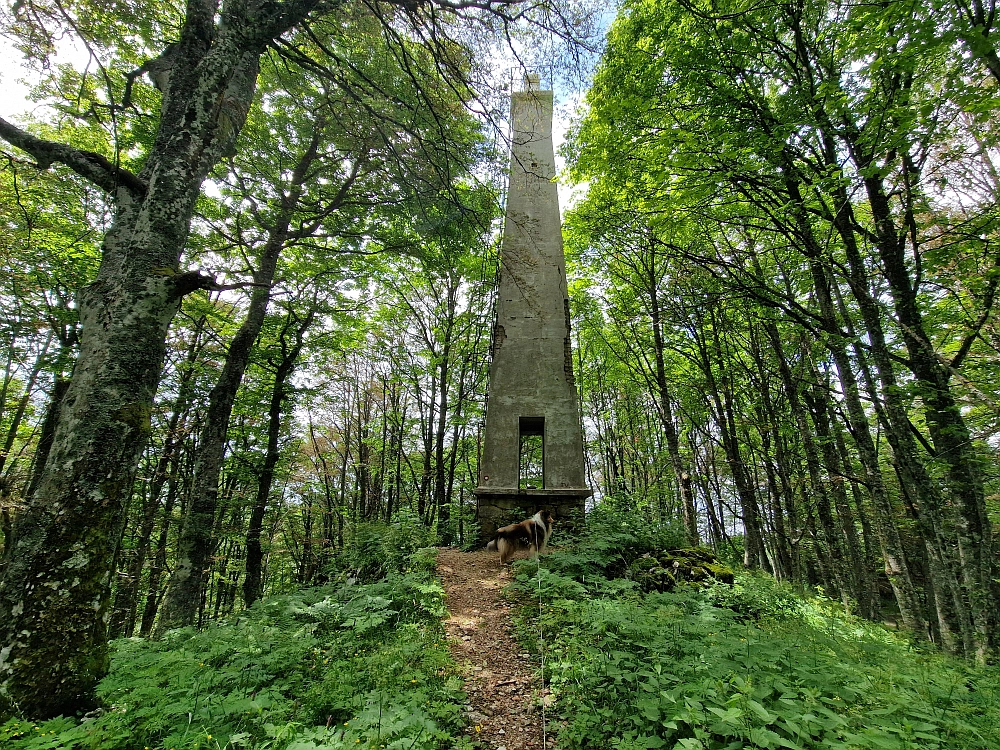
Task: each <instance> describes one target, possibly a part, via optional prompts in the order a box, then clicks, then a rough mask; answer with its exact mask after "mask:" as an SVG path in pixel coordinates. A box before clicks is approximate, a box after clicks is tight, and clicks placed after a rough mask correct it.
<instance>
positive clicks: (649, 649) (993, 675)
mask: <svg viewBox="0 0 1000 750" xmlns="http://www.w3.org/2000/svg"><path fill="white" fill-rule="evenodd" d="M617 533H618V532H616V531H614V530H612V532H611V534H610V536H614V535H615V534H617ZM621 541H623V539H618V541H617V542H615V543H612V544H606V543H602V542H600V541H599V540H595V538H594V537H591V539H590V540H587V541H586V543H585V544H583V545H580V546H579V547H578V549H585V550H588V551H587V552H586V553H582V552H555V553H553V554H552V555H549V556H546V557H545V558H543V563H542V569H541V570H538V568H537V567H536V566H535V565H534V564H530V563H523V564H521V566H520V567H519V571H518V577H517V582H516V584H515V587H516V588H517V589H518V590H519V592H520V595H521V596H522V597H523V598H525V599H530V600H532V603H531V605H530V606H526V607H525V609H524V619H523V621H522V630H521V632H522V635H523V636H524V638H525V640H526V641H528V642H533V645H534V646H535V647H536V648H537V642H538V634H539V622H538V615H539V608H538V598H539V597H540V598H541V600H542V603H543V609H542V616H541V630H542V632H543V633H544V642H545V649H544V650H545V665H546V667H545V668H546V674H547V676H548V678H549V680H550V685H551V687H552V689H553V692H554V693H555V695H556V697H557V700H556V706H555V710H554V714H555V716H554V717H553V718H554V720H555V721H556V722H557V725H558V726H559V727H561V729H560V731H559V734H560V747H561V748H563V750H574V749H576V748H601V749H602V750H603V749H606V748H623V749H626V748H627V749H628V750H633V749H638V748H678V749H683V750H694V749H711V750H721V749H723V748H725V749H727V750H738V749H739V748H792V749H794V748H845V749H846V748H876V749H878V748H887V749H888V748H954V749H955V750H971V749H973V748H982V749H983V750H986V749H988V748H997V747H1000V702H998V699H1000V695H998V686H997V677H998V672H997V670H996V669H995V668H990V669H976V668H973V667H971V666H969V665H968V664H965V663H963V662H960V661H957V660H955V659H950V658H947V657H944V656H941V655H939V654H934V653H929V652H927V650H925V649H918V648H915V647H914V646H913V645H912V644H910V643H909V642H907V640H906V639H904V638H902V637H900V636H899V635H897V634H894V633H892V632H889V631H887V630H886V629H884V628H883V627H881V626H879V625H875V624H873V623H870V622H867V621H863V620H860V619H858V618H854V617H850V616H847V615H845V614H844V613H843V612H842V610H841V609H840V607H839V606H838V605H837V604H835V603H834V602H831V601H829V600H824V599H822V598H808V599H804V598H800V597H799V596H796V595H795V594H793V593H792V592H791V591H790V590H789V589H787V588H785V587H783V586H781V585H779V584H777V583H775V582H774V581H773V580H771V579H768V578H763V577H753V576H749V575H740V576H737V580H736V584H735V585H733V586H727V585H723V584H713V585H710V586H708V587H707V588H702V587H694V586H693V587H690V588H687V589H682V590H677V591H674V592H672V593H650V594H643V593H641V592H640V591H639V590H638V589H637V587H636V586H635V584H634V583H633V582H632V581H629V580H622V579H612V580H609V579H608V578H607V577H606V575H605V574H607V573H608V572H609V571H612V573H613V572H615V571H617V572H621V571H622V570H623V568H625V567H627V565H626V564H627V561H625V562H623V561H622V560H620V559H618V551H617V548H616V547H617V545H618V544H619V543H620V542H621ZM632 541H633V542H635V540H632ZM652 541H654V542H655V540H652ZM650 542H651V540H640V541H639V543H637V544H635V545H634V546H633V548H632V549H631V553H632V554H635V553H636V552H639V551H641V549H642V548H643V545H644V544H645V545H648V544H649V543H650ZM626 546H627V545H626Z"/></svg>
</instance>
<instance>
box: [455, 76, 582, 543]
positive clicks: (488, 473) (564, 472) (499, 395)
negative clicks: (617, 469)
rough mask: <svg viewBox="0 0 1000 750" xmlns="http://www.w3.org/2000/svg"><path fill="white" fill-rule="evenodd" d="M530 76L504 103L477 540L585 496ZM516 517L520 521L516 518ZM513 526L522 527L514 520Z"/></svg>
mask: <svg viewBox="0 0 1000 750" xmlns="http://www.w3.org/2000/svg"><path fill="white" fill-rule="evenodd" d="M538 81H539V78H538V76H537V75H530V74H529V75H527V76H525V81H524V83H525V86H524V87H525V89H526V90H525V91H517V92H514V93H513V94H512V97H511V122H512V124H513V133H512V144H513V145H512V148H511V165H510V181H509V184H508V189H507V217H506V223H505V225H504V236H503V245H502V247H501V250H500V281H499V288H498V294H497V310H496V321H495V322H494V327H493V359H492V363H491V365H490V386H489V400H488V402H487V406H486V431H485V436H484V440H483V453H482V457H481V460H480V465H479V487H477V488H476V491H475V492H476V497H477V498H478V499H479V520H480V526H481V528H482V531H483V534H484V536H487V537H489V536H492V534H493V532H494V531H495V530H496V528H497V526H498V522H500V521H505V520H506V519H508V518H509V517H510V516H511V515H512V511H513V509H520V510H521V511H523V512H524V513H525V514H527V515H532V514H534V513H535V512H537V511H538V510H541V509H543V508H547V509H550V510H553V511H554V512H555V513H556V517H557V519H559V518H560V517H562V518H565V517H566V516H567V515H568V514H569V513H570V512H572V511H582V510H583V505H584V500H585V499H586V498H587V497H589V496H590V495H591V494H593V493H592V492H591V490H590V488H589V487H587V481H586V471H585V466H584V459H583V431H582V429H581V426H580V412H579V408H578V406H577V392H576V386H575V383H574V379H573V356H572V349H571V346H570V320H569V297H568V295H567V291H566V261H565V258H564V256H563V243H562V226H561V222H560V219H559V196H558V195H557V193H556V185H555V183H554V182H553V181H552V180H553V178H554V177H555V157H554V154H553V149H552V92H551V91H539V90H538V89H539V86H538ZM522 517H524V516H522ZM517 520H520V518H518V519H517Z"/></svg>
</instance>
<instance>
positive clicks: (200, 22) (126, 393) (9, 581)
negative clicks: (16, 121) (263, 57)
mask: <svg viewBox="0 0 1000 750" xmlns="http://www.w3.org/2000/svg"><path fill="white" fill-rule="evenodd" d="M187 7H188V17H187V18H186V20H185V23H184V26H183V28H182V29H181V33H180V39H179V40H178V42H177V43H176V44H174V45H171V47H169V48H168V49H169V55H166V56H165V57H164V58H161V61H162V62H163V63H165V64H167V65H168V66H169V68H170V70H169V76H164V81H163V83H164V89H165V92H164V98H163V106H162V108H161V118H160V126H159V130H158V132H157V136H156V139H155V141H154V143H153V146H152V148H151V150H150V153H149V156H148V157H147V159H146V163H145V166H144V167H143V169H142V171H141V172H140V174H139V175H138V176H133V175H131V174H129V173H128V172H127V171H126V170H123V169H120V168H118V167H116V166H115V165H113V164H111V163H110V162H108V161H107V160H106V159H103V160H102V158H101V157H99V156H97V155H93V154H91V155H88V154H86V153H84V152H79V151H75V150H74V149H69V148H67V147H65V146H63V145H62V144H52V143H49V142H44V141H39V140H38V139H35V138H33V137H32V136H30V135H28V134H27V133H25V132H23V131H20V130H19V129H17V128H16V127H14V126H12V125H10V124H9V123H7V122H4V121H0V137H3V138H5V139H6V140H8V141H10V142H11V143H13V144H14V145H16V146H18V147H19V148H22V149H24V150H26V151H28V152H29V153H31V154H32V155H34V156H35V157H36V158H37V159H38V160H39V162H40V163H42V164H45V165H47V164H51V163H52V162H54V161H63V162H65V163H67V164H68V165H69V166H70V167H71V168H72V169H74V170H76V171H78V172H79V173H80V174H82V175H84V176H85V177H87V178H89V179H91V180H92V181H94V182H95V183H96V184H98V185H100V186H101V187H104V188H105V189H106V190H108V191H109V192H110V193H112V194H113V196H114V198H115V202H116V210H115V217H114V221H113V224H112V228H111V229H110V230H109V232H108V233H107V235H106V236H105V238H104V244H103V248H102V260H101V266H100V269H99V271H98V274H97V279H96V280H95V281H94V282H93V283H92V284H90V285H89V286H87V287H86V288H84V289H83V290H82V291H81V293H80V295H79V301H78V305H79V310H80V320H81V323H82V328H81V336H80V355H79V358H78V359H77V363H76V367H75V368H74V371H73V377H72V382H71V383H70V387H69V390H68V391H67V393H66V397H65V399H64V401H63V405H62V408H61V411H60V419H59V423H58V425H57V427H56V430H55V433H54V436H53V442H52V449H51V453H50V455H49V460H48V461H47V462H46V464H45V468H44V469H43V471H42V475H41V477H40V479H39V483H38V487H37V489H36V491H35V493H34V494H33V495H32V497H31V498H30V499H29V501H28V502H27V504H26V506H25V508H24V510H23V511H22V512H21V513H19V514H18V518H17V520H16V522H15V527H14V537H15V549H14V550H13V551H12V556H11V557H12V559H11V562H10V563H9V564H8V565H7V566H6V568H5V569H4V572H3V577H2V579H0V693H2V694H3V695H4V698H3V699H2V700H3V702H4V703H5V704H6V707H5V708H4V709H0V713H8V712H9V711H10V710H11V709H12V708H13V707H14V706H16V707H17V710H18V712H19V713H21V714H22V715H26V716H31V717H34V718H45V717H49V716H54V715H57V714H60V713H76V712H78V711H82V710H86V709H88V708H90V707H92V706H93V703H94V693H93V691H94V686H95V685H96V683H97V681H98V680H99V679H100V678H101V677H102V676H103V674H104V673H105V672H106V670H107V666H108V651H107V625H106V616H107V611H108V605H109V600H110V596H109V594H110V585H109V584H110V579H111V575H112V574H113V571H114V562H115V557H116V553H117V544H118V542H119V540H120V539H121V534H122V528H123V525H124V520H125V519H124V509H125V505H126V501H127V499H128V496H129V494H130V492H131V487H132V481H133V477H134V473H135V467H136V466H137V464H138V460H139V456H140V455H141V452H142V450H143V447H144V445H145V442H146V437H147V434H148V431H149V419H150V412H151V408H152V403H153V397H154V394H155V391H156V386H157V383H158V381H159V376H160V370H161V367H162V363H163V357H164V349H165V339H166V331H167V327H168V325H169V324H170V321H171V319H172V318H173V316H174V314H175V312H176V311H177V309H178V306H179V304H180V300H181V298H182V297H183V296H184V295H185V294H186V293H188V292H190V291H193V290H194V289H196V288H200V287H205V286H207V285H210V284H211V283H212V282H211V280H210V279H207V278H206V277H203V276H201V275H200V274H197V273H178V265H179V260H180V255H181V250H182V248H183V246H184V243H185V240H186V238H187V234H188V231H189V227H190V221H191V216H192V213H193V210H194V204H195V200H196V199H197V197H198V194H199V191H200V188H201V184H202V181H203V180H204V179H205V176H206V175H207V174H208V172H209V170H210V169H211V168H212V167H213V166H214V164H215V163H216V162H217V160H218V159H219V158H220V157H221V156H222V154H223V153H225V152H226V151H228V150H229V149H230V148H231V147H232V144H233V143H234V141H235V137H236V135H237V134H238V133H239V131H240V129H241V127H242V125H243V122H244V119H245V117H246V113H247V111H248V109H249V105H250V101H251V99H252V97H253V94H254V89H255V86H256V78H257V60H258V57H259V55H260V54H261V53H262V52H263V50H264V49H265V46H266V44H267V43H268V42H269V41H270V40H271V39H273V38H274V36H275V35H277V34H279V33H282V32H283V31H285V30H286V29H288V28H290V26H292V25H294V24H295V23H297V22H299V21H300V20H301V19H302V18H303V17H304V15H305V13H307V12H308V11H309V10H310V9H311V7H312V3H311V2H307V1H306V0H303V1H302V2H301V3H285V4H277V5H276V6H275V7H272V6H257V5H254V6H252V7H251V8H248V6H246V5H243V4H239V3H235V4H233V6H232V7H231V8H230V7H227V8H224V9H223V10H222V12H221V14H220V15H219V18H217V17H216V9H215V8H214V6H211V7H209V6H208V5H205V4H199V3H194V2H192V3H189V4H188V6H187ZM275 9H277V10H278V11H279V12H277V13H275V12H274V11H275ZM247 13H254V14H255V15H254V16H252V17H248V16H247V15H246V14H247ZM256 14H259V15H256ZM268 14H270V15H268ZM216 24H218V26H217V25H216Z"/></svg>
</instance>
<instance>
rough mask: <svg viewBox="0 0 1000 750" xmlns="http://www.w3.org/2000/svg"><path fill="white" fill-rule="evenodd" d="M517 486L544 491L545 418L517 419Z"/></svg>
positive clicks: (523, 488)
mask: <svg viewBox="0 0 1000 750" xmlns="http://www.w3.org/2000/svg"><path fill="white" fill-rule="evenodd" d="M517 477H518V481H517V486H518V487H519V488H520V489H522V490H530V489H539V490H541V489H545V417H518V470H517Z"/></svg>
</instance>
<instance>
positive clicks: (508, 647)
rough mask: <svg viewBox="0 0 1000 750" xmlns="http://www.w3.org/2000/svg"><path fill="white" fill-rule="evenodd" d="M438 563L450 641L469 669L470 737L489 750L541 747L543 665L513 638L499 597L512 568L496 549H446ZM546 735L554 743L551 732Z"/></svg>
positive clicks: (508, 609)
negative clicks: (504, 567)
mask: <svg viewBox="0 0 1000 750" xmlns="http://www.w3.org/2000/svg"><path fill="white" fill-rule="evenodd" d="M437 567H438V573H439V574H440V576H441V580H442V581H443V582H444V588H445V593H446V596H447V605H448V612H449V617H448V619H447V620H445V623H444V625H445V630H446V631H447V633H448V645H449V648H450V649H451V653H452V656H454V658H455V661H456V662H458V664H460V665H462V666H463V667H464V668H465V671H466V676H465V687H466V691H467V692H468V694H469V705H470V706H471V710H470V711H469V723H470V725H471V732H470V734H471V736H472V737H473V739H475V740H478V741H479V742H480V743H481V746H482V747H483V748H487V749H488V750H501V749H503V750H526V749H527V748H533V749H534V750H542V748H543V744H542V715H541V711H540V708H539V706H538V699H539V692H540V685H539V684H538V681H537V680H536V679H535V677H534V674H533V671H534V668H536V667H537V666H538V664H537V662H536V661H533V659H532V658H531V657H529V655H528V654H526V653H524V651H523V650H522V649H521V648H520V647H519V646H518V644H517V642H516V641H515V640H514V637H513V635H512V633H511V627H512V626H511V606H510V605H509V604H508V603H507V602H505V601H504V600H503V599H502V598H501V597H500V590H501V589H502V588H503V587H504V586H505V585H506V584H507V583H508V582H509V580H510V578H509V573H508V572H507V571H503V572H501V569H500V561H499V558H498V557H497V554H496V553H495V552H459V551H458V550H455V549H441V550H440V551H439V552H438V559H437ZM477 727H479V731H476V728H477ZM546 739H547V742H548V747H549V748H552V747H554V745H553V741H552V737H551V733H547V734H546Z"/></svg>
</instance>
